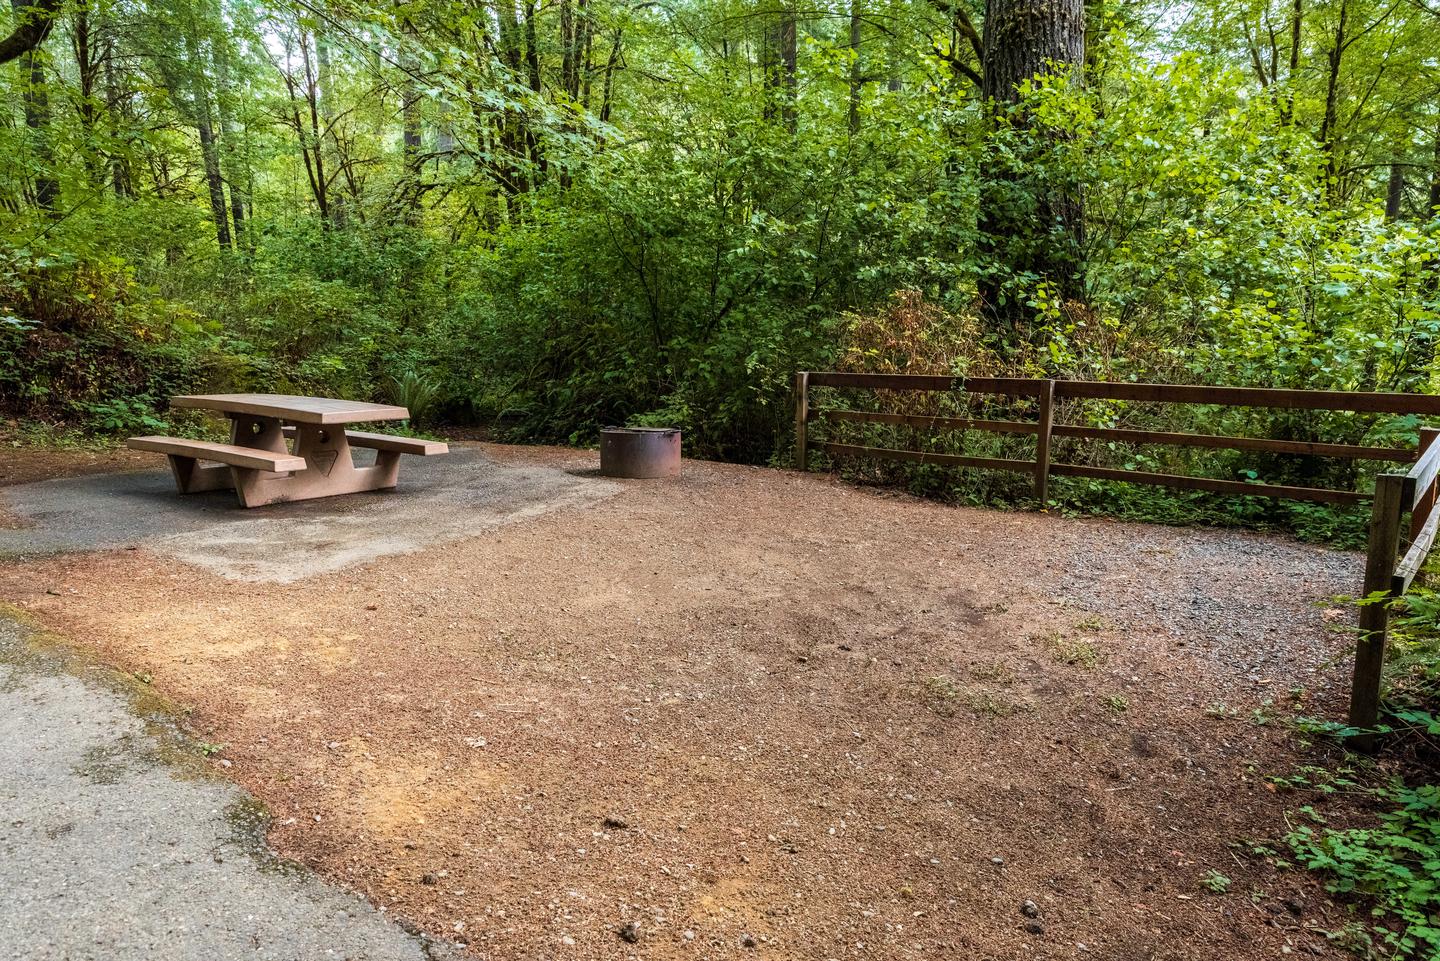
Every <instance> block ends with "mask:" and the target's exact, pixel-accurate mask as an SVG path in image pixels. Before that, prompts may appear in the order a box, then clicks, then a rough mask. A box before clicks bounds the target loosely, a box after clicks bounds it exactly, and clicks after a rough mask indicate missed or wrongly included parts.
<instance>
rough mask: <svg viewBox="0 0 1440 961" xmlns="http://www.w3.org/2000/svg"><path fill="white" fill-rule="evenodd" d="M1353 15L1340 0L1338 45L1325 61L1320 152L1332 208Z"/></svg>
mask: <svg viewBox="0 0 1440 961" xmlns="http://www.w3.org/2000/svg"><path fill="white" fill-rule="evenodd" d="M1349 15H1350V4H1349V3H1348V0H1340V20H1339V22H1338V23H1337V24H1336V26H1335V42H1334V44H1333V45H1332V46H1331V48H1330V51H1329V53H1327V54H1326V56H1325V59H1326V60H1327V62H1328V68H1329V69H1328V70H1327V72H1326V77H1325V116H1324V118H1323V119H1322V120H1321V121H1320V149H1321V151H1322V152H1323V153H1324V154H1325V197H1326V199H1327V200H1328V201H1329V202H1330V203H1331V204H1333V203H1334V202H1335V200H1336V199H1337V198H1338V196H1339V189H1340V156H1339V150H1338V149H1337V147H1336V143H1335V141H1336V133H1335V128H1336V127H1337V126H1338V125H1339V123H1340V63H1341V60H1342V59H1343V58H1344V56H1345V47H1346V42H1345V26H1346V22H1347V20H1348V18H1349Z"/></svg>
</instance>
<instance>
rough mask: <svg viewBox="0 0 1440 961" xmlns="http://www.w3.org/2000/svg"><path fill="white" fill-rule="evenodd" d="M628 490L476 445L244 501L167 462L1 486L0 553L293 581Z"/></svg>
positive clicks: (5, 557) (1, 557) (6, 557)
mask: <svg viewBox="0 0 1440 961" xmlns="http://www.w3.org/2000/svg"><path fill="white" fill-rule="evenodd" d="M620 489H621V487H620V485H618V484H616V483H614V482H613V481H608V480H604V479H601V478H599V477H593V476H582V475H577V474H574V473H570V472H568V471H564V470H558V469H556V468H552V467H533V466H507V465H503V464H499V463H497V462H496V461H494V460H492V459H491V458H489V457H487V456H486V455H485V454H484V453H483V452H482V451H479V450H476V449H473V448H460V449H457V450H453V451H452V452H451V453H450V454H448V455H445V456H441V457H426V458H418V457H408V458H405V459H404V460H403V461H402V463H401V469H400V486H399V487H398V488H397V489H395V490H393V491H376V492H373V493H365V494H350V495H346V496H342V497H332V498H325V499H321V500H312V501H300V502H297V503H293V504H276V505H273V506H270V507H262V508H257V509H255V510H245V509H244V508H242V507H240V506H239V505H238V504H237V503H236V500H235V495H234V493H233V492H230V491H212V492H209V493H204V494H190V495H184V496H182V495H180V494H178V493H176V491H175V486H174V482H173V481H172V480H171V477H170V473H169V471H168V470H156V471H154V472H150V471H145V472H139V473H128V474H101V475H94V476H89V477H72V478H64V479H60V480H53V481H43V482H41V483H37V484H24V485H20V486H17V487H9V488H4V489H0V508H3V509H5V510H7V511H8V512H9V513H10V514H12V515H14V516H15V517H17V518H18V519H19V520H20V521H21V524H22V525H23V526H21V527H19V528H16V529H0V560H13V559H17V558H22V557H25V556H29V555H44V554H54V553H64V552H70V551H86V550H104V549H115V548H123V547H129V546H144V547H145V548H146V549H147V550H151V551H154V552H155V553H158V554H163V555H168V556H170V557H175V558H177V559H179V560H182V561H184V562H186V563H188V564H193V565H195V566H197V567H202V568H205V569H207V570H210V571H213V572H215V573H216V574H219V575H221V576H224V577H228V578H233V579H238V580H248V581H268V582H276V583H289V582H291V581H296V580H300V579H303V578H306V577H311V576H314V575H317V574H326V573H330V572H333V571H337V570H342V569H344V568H346V567H351V566H354V565H357V564H363V563H366V562H368V561H371V560H374V559H376V558H379V557H385V556H389V555H395V554H406V553H410V552H413V551H418V550H421V549H423V548H424V547H426V546H428V545H432V544H440V543H444V542H447V541H453V540H458V539H460V538H464V537H471V536H475V535H477V534H482V533H484V532H485V531H487V530H491V529H493V528H496V527H499V526H501V525H503V524H510V523H515V522H517V521H522V520H525V519H527V518H531V517H536V516H539V515H541V514H544V513H547V512H549V511H553V510H558V509H561V508H567V507H579V506H584V505H585V504H588V503H593V502H595V501H597V500H599V499H601V498H604V497H608V496H610V495H611V494H614V493H616V492H617V491H619V490H620Z"/></svg>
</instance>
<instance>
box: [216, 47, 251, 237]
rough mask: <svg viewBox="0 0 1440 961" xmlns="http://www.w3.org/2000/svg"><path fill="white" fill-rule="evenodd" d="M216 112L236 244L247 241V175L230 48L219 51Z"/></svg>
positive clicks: (217, 57)
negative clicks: (235, 120) (233, 108)
mask: <svg viewBox="0 0 1440 961" xmlns="http://www.w3.org/2000/svg"><path fill="white" fill-rule="evenodd" d="M215 83H216V88H217V89H216V95H215V116H216V119H217V120H218V121H219V124H220V148H221V153H222V157H221V173H222V175H223V177H224V180H225V183H226V185H227V186H228V187H229V188H230V219H231V220H232V221H233V222H234V224H235V245H236V246H237V247H243V246H244V245H245V187H244V184H245V176H244V170H243V169H242V164H241V156H240V151H239V150H237V149H236V146H235V137H234V132H233V130H232V128H231V124H230V104H232V103H233V102H234V96H233V93H232V90H231V87H230V62H229V51H226V50H217V51H216V52H215Z"/></svg>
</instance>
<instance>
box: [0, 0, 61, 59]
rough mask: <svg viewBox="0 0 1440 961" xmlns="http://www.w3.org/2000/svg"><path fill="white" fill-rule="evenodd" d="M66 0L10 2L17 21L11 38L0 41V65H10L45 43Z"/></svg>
mask: <svg viewBox="0 0 1440 961" xmlns="http://www.w3.org/2000/svg"><path fill="white" fill-rule="evenodd" d="M62 6H64V0H10V8H11V9H12V10H14V11H15V19H16V21H17V23H16V26H15V29H14V30H13V31H12V32H11V33H10V36H8V37H6V38H5V39H3V40H0V63H9V62H10V61H11V60H14V59H16V58H17V57H23V56H24V55H25V54H27V53H29V52H30V51H32V50H34V49H35V48H36V47H38V46H40V44H42V43H44V42H45V38H46V37H48V36H49V35H50V28H51V27H53V26H55V17H56V16H58V15H59V13H60V8H61V7H62Z"/></svg>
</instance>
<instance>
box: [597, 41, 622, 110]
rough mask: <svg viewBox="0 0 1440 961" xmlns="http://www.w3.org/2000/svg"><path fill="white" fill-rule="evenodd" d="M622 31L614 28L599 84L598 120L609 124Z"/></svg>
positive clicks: (613, 104)
mask: <svg viewBox="0 0 1440 961" xmlns="http://www.w3.org/2000/svg"><path fill="white" fill-rule="evenodd" d="M623 36H624V31H623V30H622V29H621V28H620V27H616V28H615V42H614V43H612V44H611V45H610V58H609V59H608V60H606V61H605V79H604V81H603V82H602V83H601V84H600V120H601V121H602V122H609V120H610V111H611V110H612V109H613V108H614V106H615V68H616V67H618V66H619V65H620V41H621V38H622V37H623Z"/></svg>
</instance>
